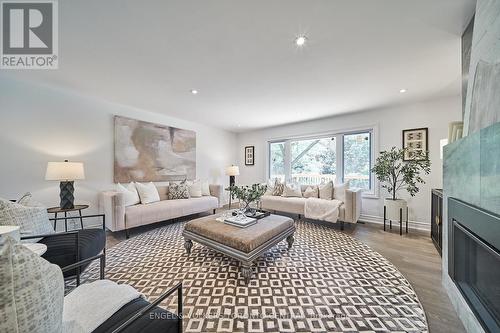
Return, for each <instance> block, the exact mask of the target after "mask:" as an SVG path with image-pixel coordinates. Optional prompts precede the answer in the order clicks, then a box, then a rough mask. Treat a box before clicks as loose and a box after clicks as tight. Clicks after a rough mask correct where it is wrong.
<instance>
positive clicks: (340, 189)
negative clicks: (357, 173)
mask: <svg viewBox="0 0 500 333" xmlns="http://www.w3.org/2000/svg"><path fill="white" fill-rule="evenodd" d="M348 188H349V181H346V182H345V183H342V184H335V190H334V196H335V199H337V200H340V201H342V202H345V190H347V189H348Z"/></svg>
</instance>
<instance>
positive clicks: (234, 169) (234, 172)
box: [226, 165, 240, 176]
mask: <svg viewBox="0 0 500 333" xmlns="http://www.w3.org/2000/svg"><path fill="white" fill-rule="evenodd" d="M239 174H240V168H239V167H238V166H237V165H231V166H228V167H227V168H226V175H227V176H239Z"/></svg>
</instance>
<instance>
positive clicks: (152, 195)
mask: <svg viewBox="0 0 500 333" xmlns="http://www.w3.org/2000/svg"><path fill="white" fill-rule="evenodd" d="M135 187H136V188H137V192H139V198H141V203H142V204H148V203H152V202H157V201H160V194H159V193H158V190H157V189H156V186H155V184H153V183H152V182H149V183H147V184H141V183H135Z"/></svg>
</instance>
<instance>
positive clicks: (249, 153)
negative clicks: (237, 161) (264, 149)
mask: <svg viewBox="0 0 500 333" xmlns="http://www.w3.org/2000/svg"><path fill="white" fill-rule="evenodd" d="M254 163H255V146H246V147H245V165H254Z"/></svg>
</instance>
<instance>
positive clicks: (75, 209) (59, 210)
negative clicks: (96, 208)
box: [47, 205, 89, 231]
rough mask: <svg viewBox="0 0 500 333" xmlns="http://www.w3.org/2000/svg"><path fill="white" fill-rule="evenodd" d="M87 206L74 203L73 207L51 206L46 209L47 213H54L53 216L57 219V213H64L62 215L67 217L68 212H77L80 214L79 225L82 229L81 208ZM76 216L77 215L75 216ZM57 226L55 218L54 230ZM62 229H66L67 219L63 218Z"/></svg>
mask: <svg viewBox="0 0 500 333" xmlns="http://www.w3.org/2000/svg"><path fill="white" fill-rule="evenodd" d="M87 208H89V205H75V206H74V207H73V208H67V209H63V208H61V207H52V208H48V209H47V213H50V214H54V217H55V218H56V219H57V214H59V213H64V217H68V213H69V212H78V214H79V215H80V217H79V218H80V226H81V227H82V229H83V218H82V210H84V209H87ZM75 218H78V217H75ZM56 227H57V220H55V221H54V230H57V229H56ZM64 231H68V220H67V219H66V220H64Z"/></svg>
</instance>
